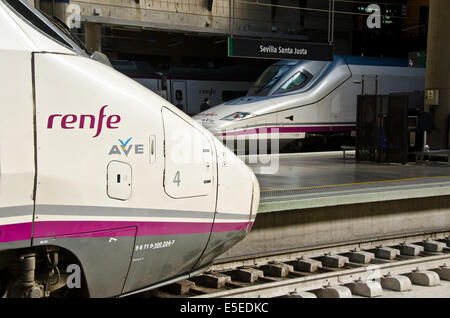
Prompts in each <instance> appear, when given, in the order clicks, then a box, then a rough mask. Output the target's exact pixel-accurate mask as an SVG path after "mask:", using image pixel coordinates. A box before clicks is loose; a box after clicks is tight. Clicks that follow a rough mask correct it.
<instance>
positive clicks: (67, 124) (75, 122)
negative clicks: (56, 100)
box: [47, 105, 121, 138]
mask: <svg viewBox="0 0 450 318" xmlns="http://www.w3.org/2000/svg"><path fill="white" fill-rule="evenodd" d="M106 107H108V105H105V106H103V107H102V108H100V111H99V114H98V118H96V116H95V115H75V114H67V115H63V114H53V115H50V116H49V117H48V122H47V128H48V129H53V125H56V126H59V125H61V128H62V129H75V128H78V129H85V128H87V129H95V131H96V133H95V135H94V136H93V137H92V138H95V137H98V136H99V135H100V134H101V132H102V128H103V119H104V118H105V117H106V128H107V129H117V128H119V123H120V119H121V118H120V116H119V115H109V116H107V115H105V109H106Z"/></svg>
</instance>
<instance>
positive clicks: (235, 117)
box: [221, 112, 254, 121]
mask: <svg viewBox="0 0 450 318" xmlns="http://www.w3.org/2000/svg"><path fill="white" fill-rule="evenodd" d="M253 116H254V115H253V114H251V113H246V112H237V113H234V114H231V115H229V116H227V117H224V118H222V119H221V120H230V121H232V120H241V119H244V118H249V117H253Z"/></svg>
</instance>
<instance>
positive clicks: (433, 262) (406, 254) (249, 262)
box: [146, 232, 450, 298]
mask: <svg viewBox="0 0 450 318" xmlns="http://www.w3.org/2000/svg"><path fill="white" fill-rule="evenodd" d="M449 234H450V233H449V232H442V233H433V234H423V235H415V236H411V237H401V238H392V239H389V240H386V239H384V240H379V241H370V242H360V243H354V244H347V245H340V246H330V247H322V248H312V249H309V250H303V251H296V252H292V251H291V252H289V253H276V254H274V255H264V256H253V257H248V258H242V259H239V260H232V261H224V260H222V261H221V262H220V263H217V264H215V265H214V266H212V267H211V268H210V269H209V270H208V272H206V273H204V274H202V275H199V276H196V277H193V278H191V279H189V280H184V281H181V282H177V283H175V284H171V285H168V286H165V287H163V288H160V289H156V290H153V291H150V292H148V294H147V295H146V296H148V297H159V298H161V297H162V298H273V297H293V298H315V297H324V298H328V297H337V298H347V297H352V296H353V295H357V296H364V297H377V296H381V295H382V293H383V291H384V290H391V291H398V292H405V291H408V290H410V289H411V287H412V285H421V286H435V285H438V284H440V281H441V280H447V281H448V280H450V236H449Z"/></svg>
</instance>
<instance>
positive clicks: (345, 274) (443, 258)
mask: <svg viewBox="0 0 450 318" xmlns="http://www.w3.org/2000/svg"><path fill="white" fill-rule="evenodd" d="M352 264H353V263H352ZM447 264H450V254H440V255H434V256H421V257H418V258H413V259H407V260H400V261H392V262H387V263H384V264H365V265H362V264H359V265H358V266H360V267H356V268H351V269H337V270H335V271H332V272H328V273H320V274H314V273H311V274H310V275H308V276H304V277H297V278H288V279H285V280H282V281H278V282H272V283H261V284H257V285H253V286H249V287H242V288H236V289H230V290H226V291H220V292H215V293H210V294H205V295H197V296H192V298H235V297H239V298H268V297H279V296H284V295H288V294H289V293H292V292H302V291H311V290H314V289H319V288H322V287H327V286H337V285H343V284H348V283H352V282H355V281H357V280H362V281H367V280H375V279H380V278H381V277H383V276H386V275H399V274H405V273H408V272H412V271H415V270H428V269H433V268H439V267H441V266H446V265H447Z"/></svg>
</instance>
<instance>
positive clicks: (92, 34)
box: [85, 23, 102, 52]
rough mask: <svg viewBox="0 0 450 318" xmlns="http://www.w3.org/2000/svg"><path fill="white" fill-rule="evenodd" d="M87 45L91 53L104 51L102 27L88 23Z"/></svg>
mask: <svg viewBox="0 0 450 318" xmlns="http://www.w3.org/2000/svg"><path fill="white" fill-rule="evenodd" d="M85 44H86V46H87V48H88V49H89V51H91V52H94V51H99V52H101V51H102V27H101V25H100V24H96V23H86V37H85Z"/></svg>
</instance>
